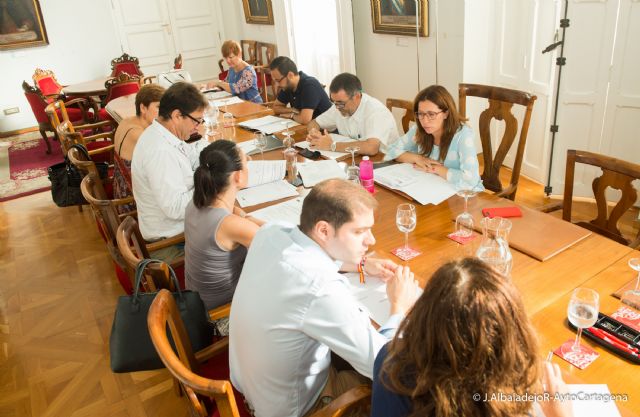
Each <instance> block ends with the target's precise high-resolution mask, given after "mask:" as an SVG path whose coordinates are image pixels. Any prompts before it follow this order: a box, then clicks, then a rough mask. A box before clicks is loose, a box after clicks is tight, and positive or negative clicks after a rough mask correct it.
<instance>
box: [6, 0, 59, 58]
mask: <svg viewBox="0 0 640 417" xmlns="http://www.w3.org/2000/svg"><path fill="white" fill-rule="evenodd" d="M48 44H49V39H48V38H47V30H46V29H45V27H44V19H43V18H42V11H41V10H40V1H39V0H0V50H1V49H18V48H30V47H34V46H42V45H48Z"/></svg>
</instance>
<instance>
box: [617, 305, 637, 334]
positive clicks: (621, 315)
mask: <svg viewBox="0 0 640 417" xmlns="http://www.w3.org/2000/svg"><path fill="white" fill-rule="evenodd" d="M611 318H612V319H616V320H618V321H619V322H620V323H623V324H626V325H627V326H629V327H631V328H632V329H634V330H637V331H640V312H638V311H637V310H634V309H632V308H631V307H625V306H621V307H620V308H618V309H617V310H616V311H614V312H613V314H611Z"/></svg>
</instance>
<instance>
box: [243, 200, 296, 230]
mask: <svg viewBox="0 0 640 417" xmlns="http://www.w3.org/2000/svg"><path fill="white" fill-rule="evenodd" d="M303 201H304V197H303V196H300V197H298V198H292V199H291V200H287V201H283V202H282V203H279V204H274V205H273V206H269V207H265V208H263V209H260V210H256V211H253V212H251V216H252V217H255V218H257V219H260V220H263V221H265V222H267V223H270V222H276V221H284V222H287V223H291V224H295V225H298V224H300V214H301V213H302V202H303Z"/></svg>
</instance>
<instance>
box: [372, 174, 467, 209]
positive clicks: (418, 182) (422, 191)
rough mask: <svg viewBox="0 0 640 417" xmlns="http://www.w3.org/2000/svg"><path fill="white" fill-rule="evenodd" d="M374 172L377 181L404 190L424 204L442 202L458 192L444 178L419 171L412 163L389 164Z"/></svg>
mask: <svg viewBox="0 0 640 417" xmlns="http://www.w3.org/2000/svg"><path fill="white" fill-rule="evenodd" d="M373 172H374V174H373V178H374V180H375V182H377V183H379V184H382V185H384V186H385V187H388V188H391V189H394V190H398V191H402V192H403V193H405V194H408V195H409V196H410V197H411V198H413V199H414V200H416V201H417V202H419V203H420V204H422V205H426V204H440V203H441V202H443V201H444V200H446V199H447V198H449V197H451V196H452V195H454V194H455V193H456V190H455V188H454V187H453V185H451V184H449V182H447V180H445V179H444V178H442V177H439V176H438V175H435V174H429V173H426V172H422V171H419V170H417V169H415V168H413V166H412V165H411V164H395V165H389V166H386V167H384V168H377V169H375V170H374V171H373Z"/></svg>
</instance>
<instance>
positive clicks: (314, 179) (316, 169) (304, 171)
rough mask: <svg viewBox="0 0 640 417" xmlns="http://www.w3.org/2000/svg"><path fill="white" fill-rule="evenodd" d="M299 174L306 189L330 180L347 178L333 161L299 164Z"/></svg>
mask: <svg viewBox="0 0 640 417" xmlns="http://www.w3.org/2000/svg"><path fill="white" fill-rule="evenodd" d="M298 173H300V178H302V182H303V183H304V186H305V187H313V186H314V185H316V184H317V183H319V182H321V181H324V180H328V179H329V178H346V177H347V174H346V173H345V172H344V169H343V168H342V167H340V165H338V163H337V162H336V161H335V160H333V159H325V160H323V161H309V162H305V163H303V164H300V163H299V164H298Z"/></svg>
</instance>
